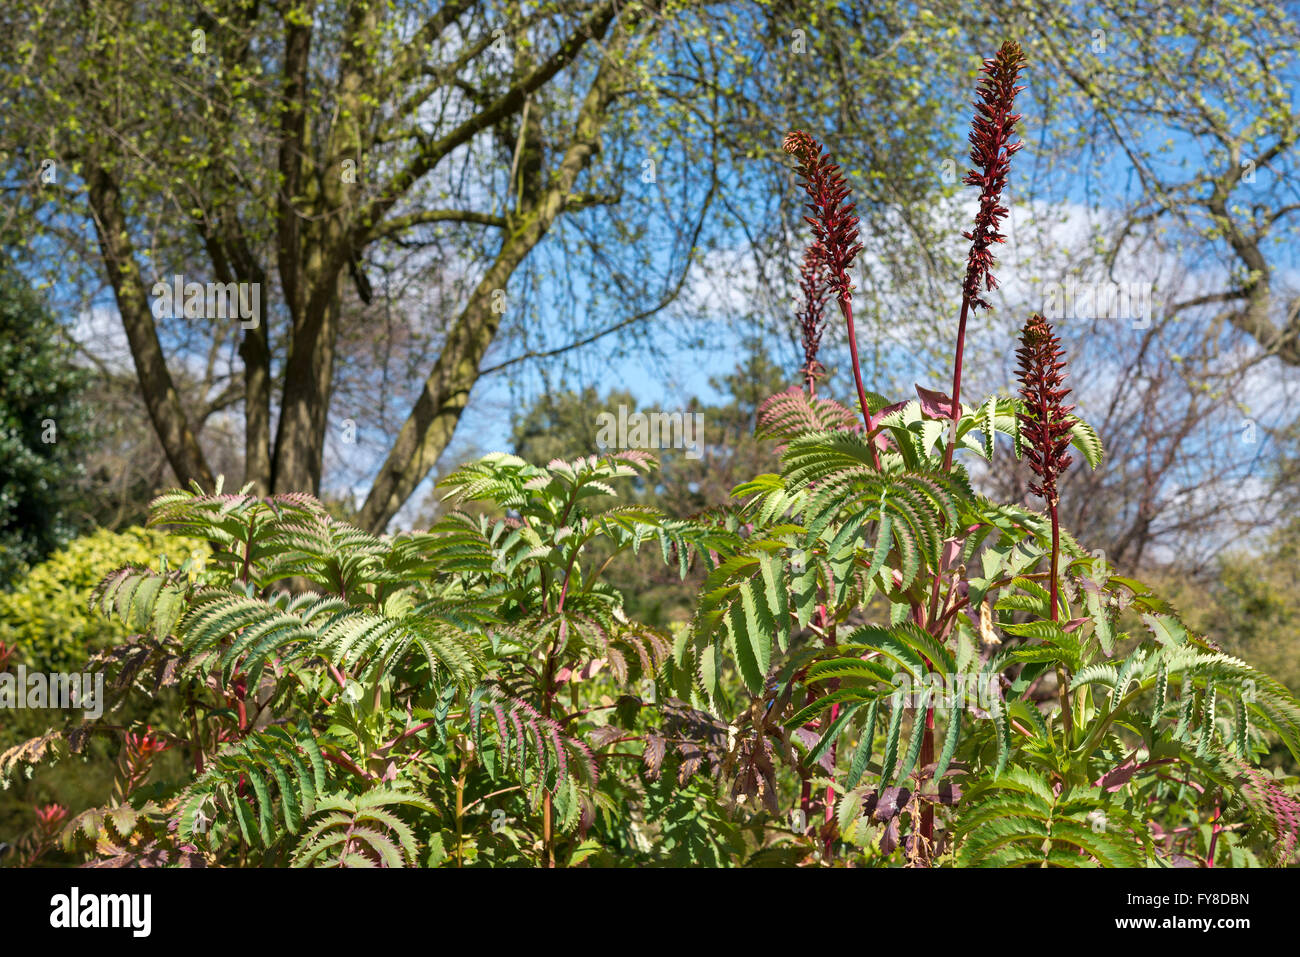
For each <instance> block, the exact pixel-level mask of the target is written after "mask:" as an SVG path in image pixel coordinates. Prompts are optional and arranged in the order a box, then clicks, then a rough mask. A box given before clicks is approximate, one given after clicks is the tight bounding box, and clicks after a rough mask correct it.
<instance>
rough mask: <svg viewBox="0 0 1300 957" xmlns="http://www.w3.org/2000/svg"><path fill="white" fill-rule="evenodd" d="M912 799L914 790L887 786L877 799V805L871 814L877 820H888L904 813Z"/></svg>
mask: <svg viewBox="0 0 1300 957" xmlns="http://www.w3.org/2000/svg"><path fill="white" fill-rule="evenodd" d="M911 800H912V792H911V791H910V790H909V789H907V788H903V787H888V788H885V789H884V790H882V791H881V792H880V796H879V797H878V798H877V799H876V807H875V810H874V811H872V815H871V816H872V817H874V818H875V819H876V820H877V821H888V820H890V819H892V818H895V817H897V816H898V815H899V814H901V813H903V808H905V807H907V804H908V802H909V801H911Z"/></svg>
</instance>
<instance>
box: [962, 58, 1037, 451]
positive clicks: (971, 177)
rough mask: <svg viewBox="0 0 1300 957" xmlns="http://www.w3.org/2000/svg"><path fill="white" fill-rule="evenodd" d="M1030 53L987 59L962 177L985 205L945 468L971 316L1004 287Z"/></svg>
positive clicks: (973, 255)
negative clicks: (1001, 277) (1000, 252)
mask: <svg viewBox="0 0 1300 957" xmlns="http://www.w3.org/2000/svg"><path fill="white" fill-rule="evenodd" d="M1024 62H1025V57H1024V54H1023V53H1022V52H1021V51H1020V45H1019V44H1018V43H1016V42H1015V41H1013V40H1008V41H1007V42H1006V43H1004V44H1002V47H1001V49H999V50H998V52H997V55H996V56H995V57H993V58H992V59H989V60H985V61H984V65H983V66H982V67H981V68H980V71H981V72H982V73H983V74H984V77H983V78H982V79H981V80H980V85H979V88H978V89H977V90H976V94H977V95H978V96H979V99H978V100H976V101H975V119H974V121H973V122H972V123H971V131H970V142H971V151H970V158H971V162H972V163H974V164H975V168H973V169H972V170H970V172H968V173H967V174H966V178H965V179H964V180H962V182H963V183H966V184H967V185H968V186H978V187H979V188H980V208H979V212H977V213H976V214H975V226H974V228H973V229H972V230H971V231H970V232H968V233H962V236H963V237H964V238H966V239H969V240H970V241H971V247H970V254H969V255H968V256H967V258H966V279H965V282H964V283H963V285H962V297H961V316H960V318H959V319H958V320H957V350H956V356H955V358H954V359H953V366H952V412H953V420H952V428H951V429H950V430H949V434H948V447H947V449H946V450H945V452H944V456H943V467H944V470H945V471H947V470H948V469H949V468H951V467H952V453H953V447H954V446H955V445H956V442H957V418H958V416H959V415H960V414H961V366H962V356H963V355H964V354H965V351H966V317H967V314H968V313H969V312H970V310H971V309H972V308H981V307H982V308H984V309H991V308H992V305H991V304H990V303H989V301H988V300H987V299H985V298H984V297H983V295H982V293H983V292H991V291H992V290H994V289H996V288H997V287H998V281H997V279H995V278H994V276H993V273H992V268H993V253H992V252H991V251H990V247H991V246H992V245H993V244H994V243H1002V242H1006V237H1005V236H1003V235H1002V233H1000V232H999V231H998V227H999V226H1000V225H1001V223H1002V220H1003V219H1004V218H1005V217H1006V215H1007V213H1008V212H1009V210H1008V209H1007V207H1005V206H1003V205H1002V201H1001V200H1002V190H1003V189H1004V188H1006V185H1007V173H1008V172H1009V171H1010V169H1011V157H1012V155H1014V154H1015V153H1016V152H1017V151H1019V150H1020V148H1021V147H1022V146H1024V144H1023V143H1019V142H1017V143H1013V142H1011V137H1012V136H1013V135H1014V134H1015V126H1016V123H1017V122H1019V120H1020V114H1019V113H1013V112H1011V109H1012V106H1013V105H1014V104H1015V99H1016V94H1017V93H1019V92H1020V91H1021V90H1023V89H1024V87H1023V86H1016V80H1017V79H1018V78H1019V76H1020V70H1021V68H1022V67H1023V66H1024Z"/></svg>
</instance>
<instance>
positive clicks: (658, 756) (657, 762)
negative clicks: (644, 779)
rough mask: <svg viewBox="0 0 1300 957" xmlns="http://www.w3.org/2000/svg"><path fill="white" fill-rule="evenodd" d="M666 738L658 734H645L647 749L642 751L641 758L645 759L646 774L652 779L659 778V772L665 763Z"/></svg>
mask: <svg viewBox="0 0 1300 957" xmlns="http://www.w3.org/2000/svg"><path fill="white" fill-rule="evenodd" d="M664 745H665V742H664V739H663V738H662V737H660V736H659V735H657V734H647V735H646V736H645V750H644V751H643V752H642V753H641V759H642V760H643V761H645V767H646V774H647V775H648V776H649V777H650V778H651V779H652V780H655V779H658V777H659V772H660V771H661V770H662V769H663V765H664Z"/></svg>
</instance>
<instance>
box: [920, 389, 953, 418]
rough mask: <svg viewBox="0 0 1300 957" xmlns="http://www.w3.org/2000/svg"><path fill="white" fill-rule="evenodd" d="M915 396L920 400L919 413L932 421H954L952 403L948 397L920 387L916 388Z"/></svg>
mask: <svg viewBox="0 0 1300 957" xmlns="http://www.w3.org/2000/svg"><path fill="white" fill-rule="evenodd" d="M916 394H917V396H918V397H919V398H920V400H921V412H922V413H924V414H925V415H928V416H929V417H930V418H932V419H955V418H956V417H957V416H956V415H954V414H953V403H952V398H951V397H950V396H947V395H944V393H942V392H933V391H931V390H930V389H926V388H923V387H922V386H919V385H918V386H917V387H916Z"/></svg>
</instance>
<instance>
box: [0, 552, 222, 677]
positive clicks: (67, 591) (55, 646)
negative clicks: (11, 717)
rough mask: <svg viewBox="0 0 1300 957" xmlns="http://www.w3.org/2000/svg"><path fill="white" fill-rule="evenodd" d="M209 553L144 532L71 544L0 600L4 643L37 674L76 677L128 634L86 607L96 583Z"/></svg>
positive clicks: (0, 630) (25, 576) (0, 638)
mask: <svg viewBox="0 0 1300 957" xmlns="http://www.w3.org/2000/svg"><path fill="white" fill-rule="evenodd" d="M206 553H207V547H206V545H205V544H204V543H203V542H202V541H201V540H199V539H195V538H185V537H178V536H174V535H168V534H166V533H165V532H162V531H159V530H155V529H147V528H138V527H137V528H128V529H124V530H123V531H121V532H111V531H108V530H106V529H100V530H98V531H95V532H92V533H90V534H88V535H83V536H81V537H79V538H76V539H73V540H72V541H71V542H69V543H68V544H67V545H65V546H63V547H62V548H60V549H59V550H58V551H56V552H55V553H53V554H52V555H50V557H49V558H47V559H46V560H45V561H43V562H41V563H40V564H38V565H36V566H35V567H34V568H32V569H31V570H30V571H28V572H27V574H26V575H24V576H23V577H22V579H21V580H20V581H18V582H17V583H16V587H15V588H14V589H13V590H12V591H10V592H7V593H0V642H3V643H4V644H5V645H7V646H8V647H10V648H13V649H16V652H17V660H18V661H22V662H23V663H25V664H26V665H27V666H28V668H29V669H32V670H39V671H60V670H74V669H77V668H79V667H81V665H82V664H83V663H84V662H85V660H86V658H87V657H88V656H89V655H91V654H93V653H95V652H98V651H103V650H105V649H107V648H108V647H110V646H111V645H113V644H116V643H118V642H120V641H121V640H123V639H124V638H125V637H126V636H127V635H128V634H129V630H128V628H127V627H126V626H125V625H124V624H121V623H117V622H113V621H110V620H107V619H105V618H104V617H103V616H102V615H98V614H96V613H94V612H93V611H92V610H91V609H90V608H89V606H88V604H87V600H88V598H89V596H90V593H91V591H92V590H93V589H94V587H95V586H96V585H98V584H99V582H100V581H101V580H102V579H103V578H104V577H105V576H107V575H108V574H109V573H110V572H112V571H114V570H115V569H117V568H119V567H121V566H123V565H126V564H130V565H137V566H143V565H147V564H149V563H151V562H157V561H158V559H159V557H160V556H166V558H167V561H168V564H169V565H170V566H171V567H173V568H175V567H179V566H180V565H181V564H182V563H183V562H184V561H185V560H186V559H190V558H193V557H195V556H196V555H197V556H199V557H200V558H201V557H202V556H203V555H205V554H206Z"/></svg>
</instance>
